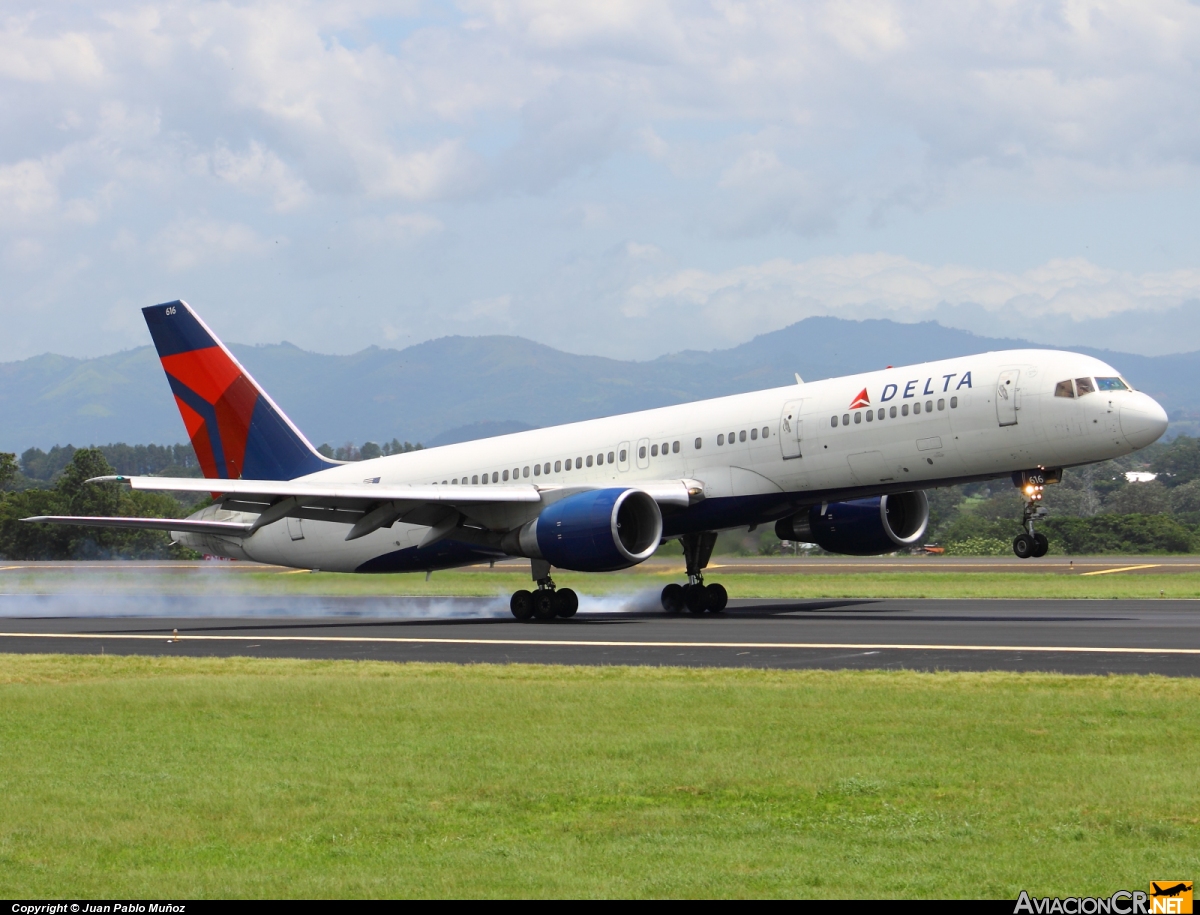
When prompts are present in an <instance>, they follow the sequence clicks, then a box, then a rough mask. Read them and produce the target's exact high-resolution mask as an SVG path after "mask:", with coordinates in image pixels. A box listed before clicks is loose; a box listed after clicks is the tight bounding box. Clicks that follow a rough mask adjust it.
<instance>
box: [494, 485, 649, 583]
mask: <svg viewBox="0 0 1200 915" xmlns="http://www.w3.org/2000/svg"><path fill="white" fill-rule="evenodd" d="M662 529H663V525H662V513H661V512H660V511H659V509H658V503H657V502H655V501H654V499H653V498H652V497H651V496H649V495H648V494H646V493H644V492H642V491H641V490H639V489H597V490H592V491H589V492H580V493H576V494H575V495H573V496H567V497H566V498H565V499H560V500H559V501H557V502H554V503H553V504H551V505H549V506H547V507H546V508H545V509H544V510H543V511H542V513H541V514H540V515H538V517H537V518H536V519H534V520H533V521H530V522H529V523H528V524H526V525H524V526H523V527H522V528H521V529H520V531H519V532H517V546H518V549H517V550H514V551H513V552H519V553H520V554H521V555H523V556H530V557H532V558H534V559H545V560H546V561H547V562H549V563H550V564H551V565H553V566H556V567H558V568H560V569H570V570H572V571H575V572H611V571H614V570H616V569H627V568H629V567H630V566H634V565H637V564H638V563H639V562H642V561H643V560H645V559H649V558H650V556H651V555H653V553H654V551H655V550H656V549H657V548H658V543H659V540H660V539H661V538H662ZM505 546H506V548H507V547H508V544H506V545H505Z"/></svg>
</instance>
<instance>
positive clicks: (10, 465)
mask: <svg viewBox="0 0 1200 915" xmlns="http://www.w3.org/2000/svg"><path fill="white" fill-rule="evenodd" d="M16 475H17V456H16V455H15V454H12V453H11V452H8V451H0V492H3V491H4V490H5V489H7V488H8V484H9V483H10V482H12V478H13V477H15V476H16Z"/></svg>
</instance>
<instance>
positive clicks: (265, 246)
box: [150, 218, 275, 272]
mask: <svg viewBox="0 0 1200 915" xmlns="http://www.w3.org/2000/svg"><path fill="white" fill-rule="evenodd" d="M273 247H275V245H273V244H272V243H271V242H270V241H268V240H267V239H264V238H262V237H260V236H259V235H258V233H257V232H255V231H254V230H253V229H251V228H250V227H249V226H245V225H241V224H239V223H234V222H222V221H220V220H216V219H203V218H187V219H179V220H176V221H175V222H173V223H171V224H170V225H168V226H167V227H166V228H164V229H163V231H162V232H161V233H159V235H158V237H157V238H155V239H154V241H153V242H152V243H151V245H150V249H151V251H152V252H153V253H154V254H156V255H157V256H158V257H160V258H162V260H163V262H164V263H165V265H166V268H167V270H169V271H172V272H179V271H184V270H192V269H194V268H196V267H199V266H202V265H215V264H229V263H232V262H234V261H236V260H239V259H244V258H256V257H261V256H262V255H264V254H266V253H267V252H268V251H270V250H272V248H273Z"/></svg>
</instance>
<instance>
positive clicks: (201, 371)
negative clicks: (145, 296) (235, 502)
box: [142, 302, 337, 480]
mask: <svg viewBox="0 0 1200 915" xmlns="http://www.w3.org/2000/svg"><path fill="white" fill-rule="evenodd" d="M142 314H144V315H145V316H146V325H147V326H148V327H149V328H150V336H151V337H153V338H154V346H155V349H157V350H158V357H159V359H160V360H161V361H162V367H163V370H164V371H165V372H166V373H167V381H169V382H170V384H171V392H172V393H173V394H174V395H175V403H176V404H177V405H178V406H179V413H180V415H181V416H182V417H183V424H184V426H185V427H187V432H188V437H189V438H190V439H191V441H192V447H193V448H194V449H195V451H196V457H197V459H198V460H199V461H200V467H201V469H202V470H203V471H204V475H205V476H206V477H208V478H210V479H229V480H236V479H242V478H244V479H247V480H293V479H295V478H296V477H301V476H304V475H306V474H310V473H315V472H316V471H318V470H324V469H325V468H326V467H332V466H334V465H335V464H336V463H337V462H336V461H330V460H328V459H327V458H325V457H323V456H322V455H320V454H318V453H317V450H316V449H315V448H313V446H312V445H311V444H309V441H308V439H306V438H305V437H304V436H303V434H301V432H300V430H299V429H297V428H296V427H295V425H294V424H293V423H292V421H291V420H290V419H288V418H287V416H285V415H284V413H283V411H282V410H280V409H279V407H277V406H275V403H274V401H272V400H271V398H270V397H268V396H267V393H266V392H265V391H264V390H263V389H262V388H261V387H259V385H258V383H257V382H256V381H255V380H254V379H253V378H251V377H250V373H249V372H247V371H246V370H245V369H244V368H242V366H241V363H239V362H238V361H237V360H236V359H235V358H233V354H232V353H231V352H229V350H228V349H226V348H225V344H223V343H222V342H221V341H220V340H218V339H217V338H216V336H215V335H214V334H213V332H212V331H210V330H209V329H208V328H207V327H206V326H205V324H204V322H203V321H201V320H200V318H199V317H197V316H196V313H195V312H194V311H192V309H191V308H190V307H189V306H188V304H187V303H186V302H167V303H165V304H163V305H152V306H151V307H149V308H143V309H142Z"/></svg>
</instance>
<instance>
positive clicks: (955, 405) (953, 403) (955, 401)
mask: <svg viewBox="0 0 1200 915" xmlns="http://www.w3.org/2000/svg"><path fill="white" fill-rule="evenodd" d="M950 409H951V410H956V409H958V398H957V397H951V398H950Z"/></svg>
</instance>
